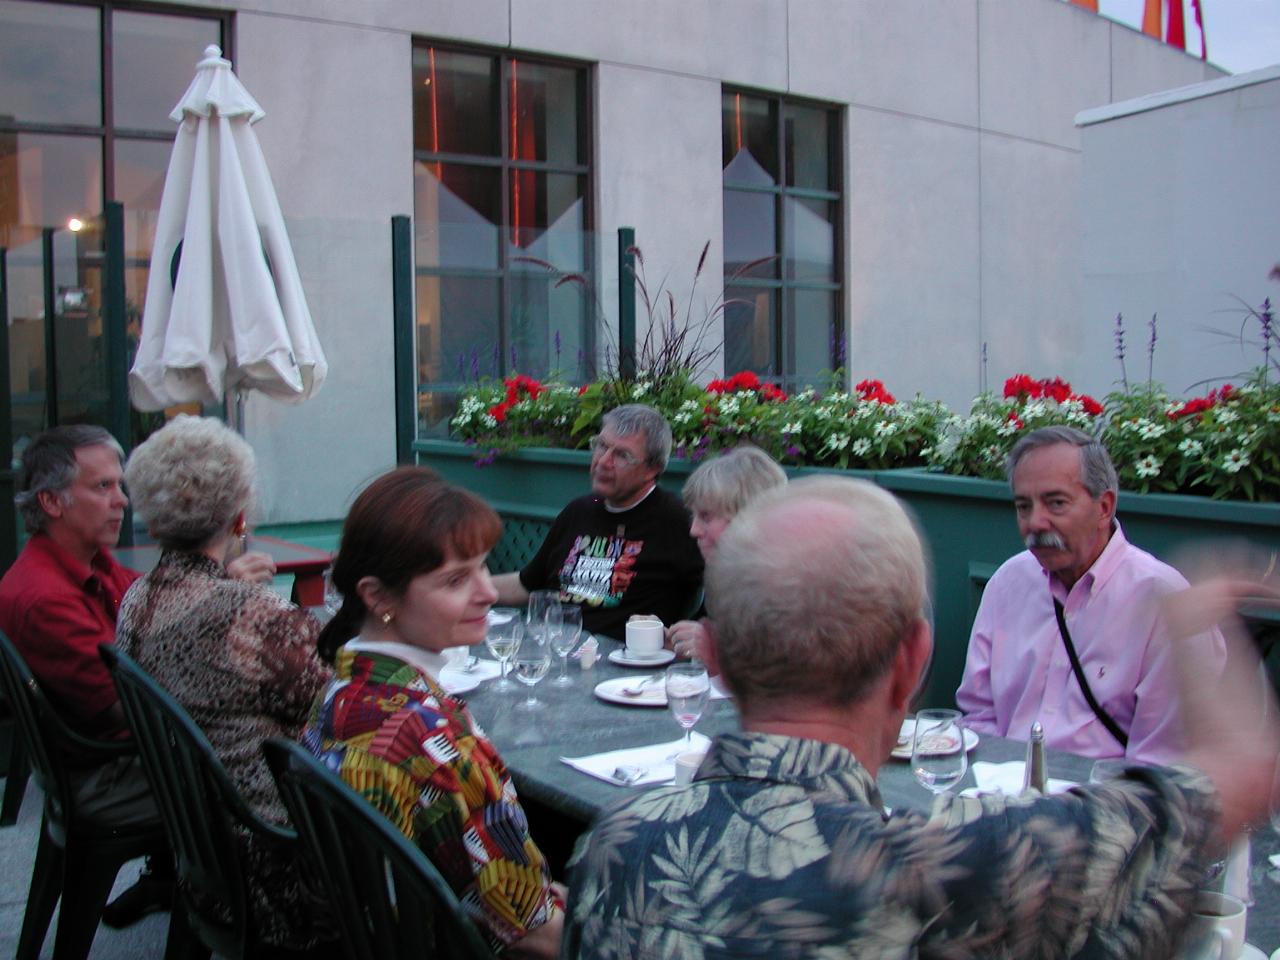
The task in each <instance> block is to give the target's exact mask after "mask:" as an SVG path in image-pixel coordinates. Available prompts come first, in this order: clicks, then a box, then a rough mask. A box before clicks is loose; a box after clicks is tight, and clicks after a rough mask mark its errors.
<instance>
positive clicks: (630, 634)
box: [627, 618, 663, 660]
mask: <svg viewBox="0 0 1280 960" xmlns="http://www.w3.org/2000/svg"><path fill="white" fill-rule="evenodd" d="M662 640H663V627H662V621H661V620H658V619H656V618H655V619H652V620H650V619H644V620H628V621H627V655H628V656H630V657H631V658H633V659H637V660H651V659H653V658H654V657H656V656H657V655H658V653H659V652H660V651H661V650H662Z"/></svg>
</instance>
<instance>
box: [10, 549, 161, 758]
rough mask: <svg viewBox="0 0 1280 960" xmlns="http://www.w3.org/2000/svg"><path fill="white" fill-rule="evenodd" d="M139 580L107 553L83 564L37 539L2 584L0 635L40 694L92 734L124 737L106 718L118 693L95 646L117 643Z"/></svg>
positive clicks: (132, 572) (99, 554)
mask: <svg viewBox="0 0 1280 960" xmlns="http://www.w3.org/2000/svg"><path fill="white" fill-rule="evenodd" d="M137 578H138V574H137V573H135V572H134V571H132V570H128V569H126V568H125V567H122V566H121V565H120V564H119V563H117V562H116V559H115V557H113V556H112V555H111V553H110V551H108V550H100V551H98V553H97V554H96V555H95V556H94V558H93V561H92V562H91V563H89V564H85V563H83V562H82V561H80V560H78V559H77V558H75V557H73V556H72V555H71V554H69V553H67V551H65V550H63V549H62V548H61V547H60V546H58V544H56V543H54V541H53V540H52V539H51V538H50V537H49V536H47V535H46V534H43V533H37V534H35V535H33V536H32V537H31V539H30V540H29V541H27V545H26V546H25V547H24V548H23V550H22V553H21V554H19V555H18V559H17V560H15V561H14V563H13V566H11V567H10V568H9V571H8V572H7V573H6V574H5V575H4V579H2V580H0V630H3V631H4V632H5V634H6V635H7V636H8V637H9V639H10V640H12V641H13V644H14V646H16V647H17V648H18V652H19V653H21V654H22V656H23V657H25V658H26V661H27V665H28V666H30V667H31V672H32V673H33V674H35V676H36V679H38V680H39V681H40V685H41V686H42V687H43V688H44V690H45V692H46V693H47V694H49V696H50V697H51V698H52V699H53V700H54V701H55V703H56V704H57V705H58V706H59V707H60V708H61V709H62V710H64V711H65V712H66V714H67V716H68V717H69V718H70V719H71V720H72V721H73V722H75V723H76V724H77V726H78V727H80V728H81V729H82V730H83V732H84V733H86V734H88V735H90V736H95V737H110V736H115V735H119V734H122V733H124V732H125V730H124V728H123V727H121V726H120V725H119V724H118V723H115V722H111V721H110V720H109V719H108V717H107V713H106V712H107V711H108V710H109V709H110V708H111V707H112V706H113V705H114V704H115V702H116V689H115V686H114V685H113V684H112V682H111V675H110V674H109V673H107V668H106V666H105V665H104V664H103V662H102V659H101V658H100V657H99V656H98V644H100V643H114V642H115V639H116V611H117V610H119V608H120V601H121V599H122V598H123V597H124V593H125V591H126V590H128V589H129V585H130V584H131V583H133V581H134V580H136V579H137Z"/></svg>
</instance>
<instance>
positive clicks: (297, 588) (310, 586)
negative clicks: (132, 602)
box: [111, 534, 333, 607]
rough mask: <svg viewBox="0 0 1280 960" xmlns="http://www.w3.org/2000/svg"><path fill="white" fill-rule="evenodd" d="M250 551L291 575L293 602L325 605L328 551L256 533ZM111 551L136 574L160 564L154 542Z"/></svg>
mask: <svg viewBox="0 0 1280 960" xmlns="http://www.w3.org/2000/svg"><path fill="white" fill-rule="evenodd" d="M249 549H250V550H256V551H258V552H259V553H265V554H267V555H268V556H269V557H271V559H272V560H274V561H275V562H276V573H278V574H284V575H287V574H290V573H291V574H293V602H294V603H296V604H298V605H299V606H302V607H316V606H318V605H320V604H323V603H324V571H325V569H326V568H327V567H328V566H329V564H330V562H331V561H332V559H333V555H332V554H331V553H329V552H328V551H327V550H317V549H316V548H315V547H308V546H306V545H305V544H301V543H293V542H292V541H290V540H281V539H280V538H279V537H267V536H258V535H257V534H255V535H253V536H251V537H250V538H249ZM111 552H112V554H114V556H115V558H116V559H117V560H118V561H120V563H121V565H123V566H126V567H128V568H129V569H130V570H136V571H138V573H148V572H150V570H151V568H152V567H154V566H155V565H156V564H157V563H159V562H160V547H159V546H158V545H157V544H154V543H150V544H143V545H140V546H134V547H116V548H115V549H114V550H112V551H111Z"/></svg>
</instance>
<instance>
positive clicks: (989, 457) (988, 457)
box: [980, 443, 1004, 463]
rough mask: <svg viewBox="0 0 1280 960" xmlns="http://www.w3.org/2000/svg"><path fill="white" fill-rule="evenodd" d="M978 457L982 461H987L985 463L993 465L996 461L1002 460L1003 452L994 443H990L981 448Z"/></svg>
mask: <svg viewBox="0 0 1280 960" xmlns="http://www.w3.org/2000/svg"><path fill="white" fill-rule="evenodd" d="M980 456H981V457H982V459H983V460H985V461H987V463H995V462H996V461H997V460H1003V459H1004V451H1003V450H1001V449H1000V448H999V447H997V446H996V445H995V444H994V443H991V444H988V445H987V446H985V447H983V448H982V453H981V454H980Z"/></svg>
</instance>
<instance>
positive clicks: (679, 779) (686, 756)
mask: <svg viewBox="0 0 1280 960" xmlns="http://www.w3.org/2000/svg"><path fill="white" fill-rule="evenodd" d="M704 757H706V754H705V753H682V754H680V755H678V756H677V757H676V786H678V787H683V786H684V785H685V784H689V783H693V775H694V774H695V773H697V772H698V767H700V766H702V761H703V758H704Z"/></svg>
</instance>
